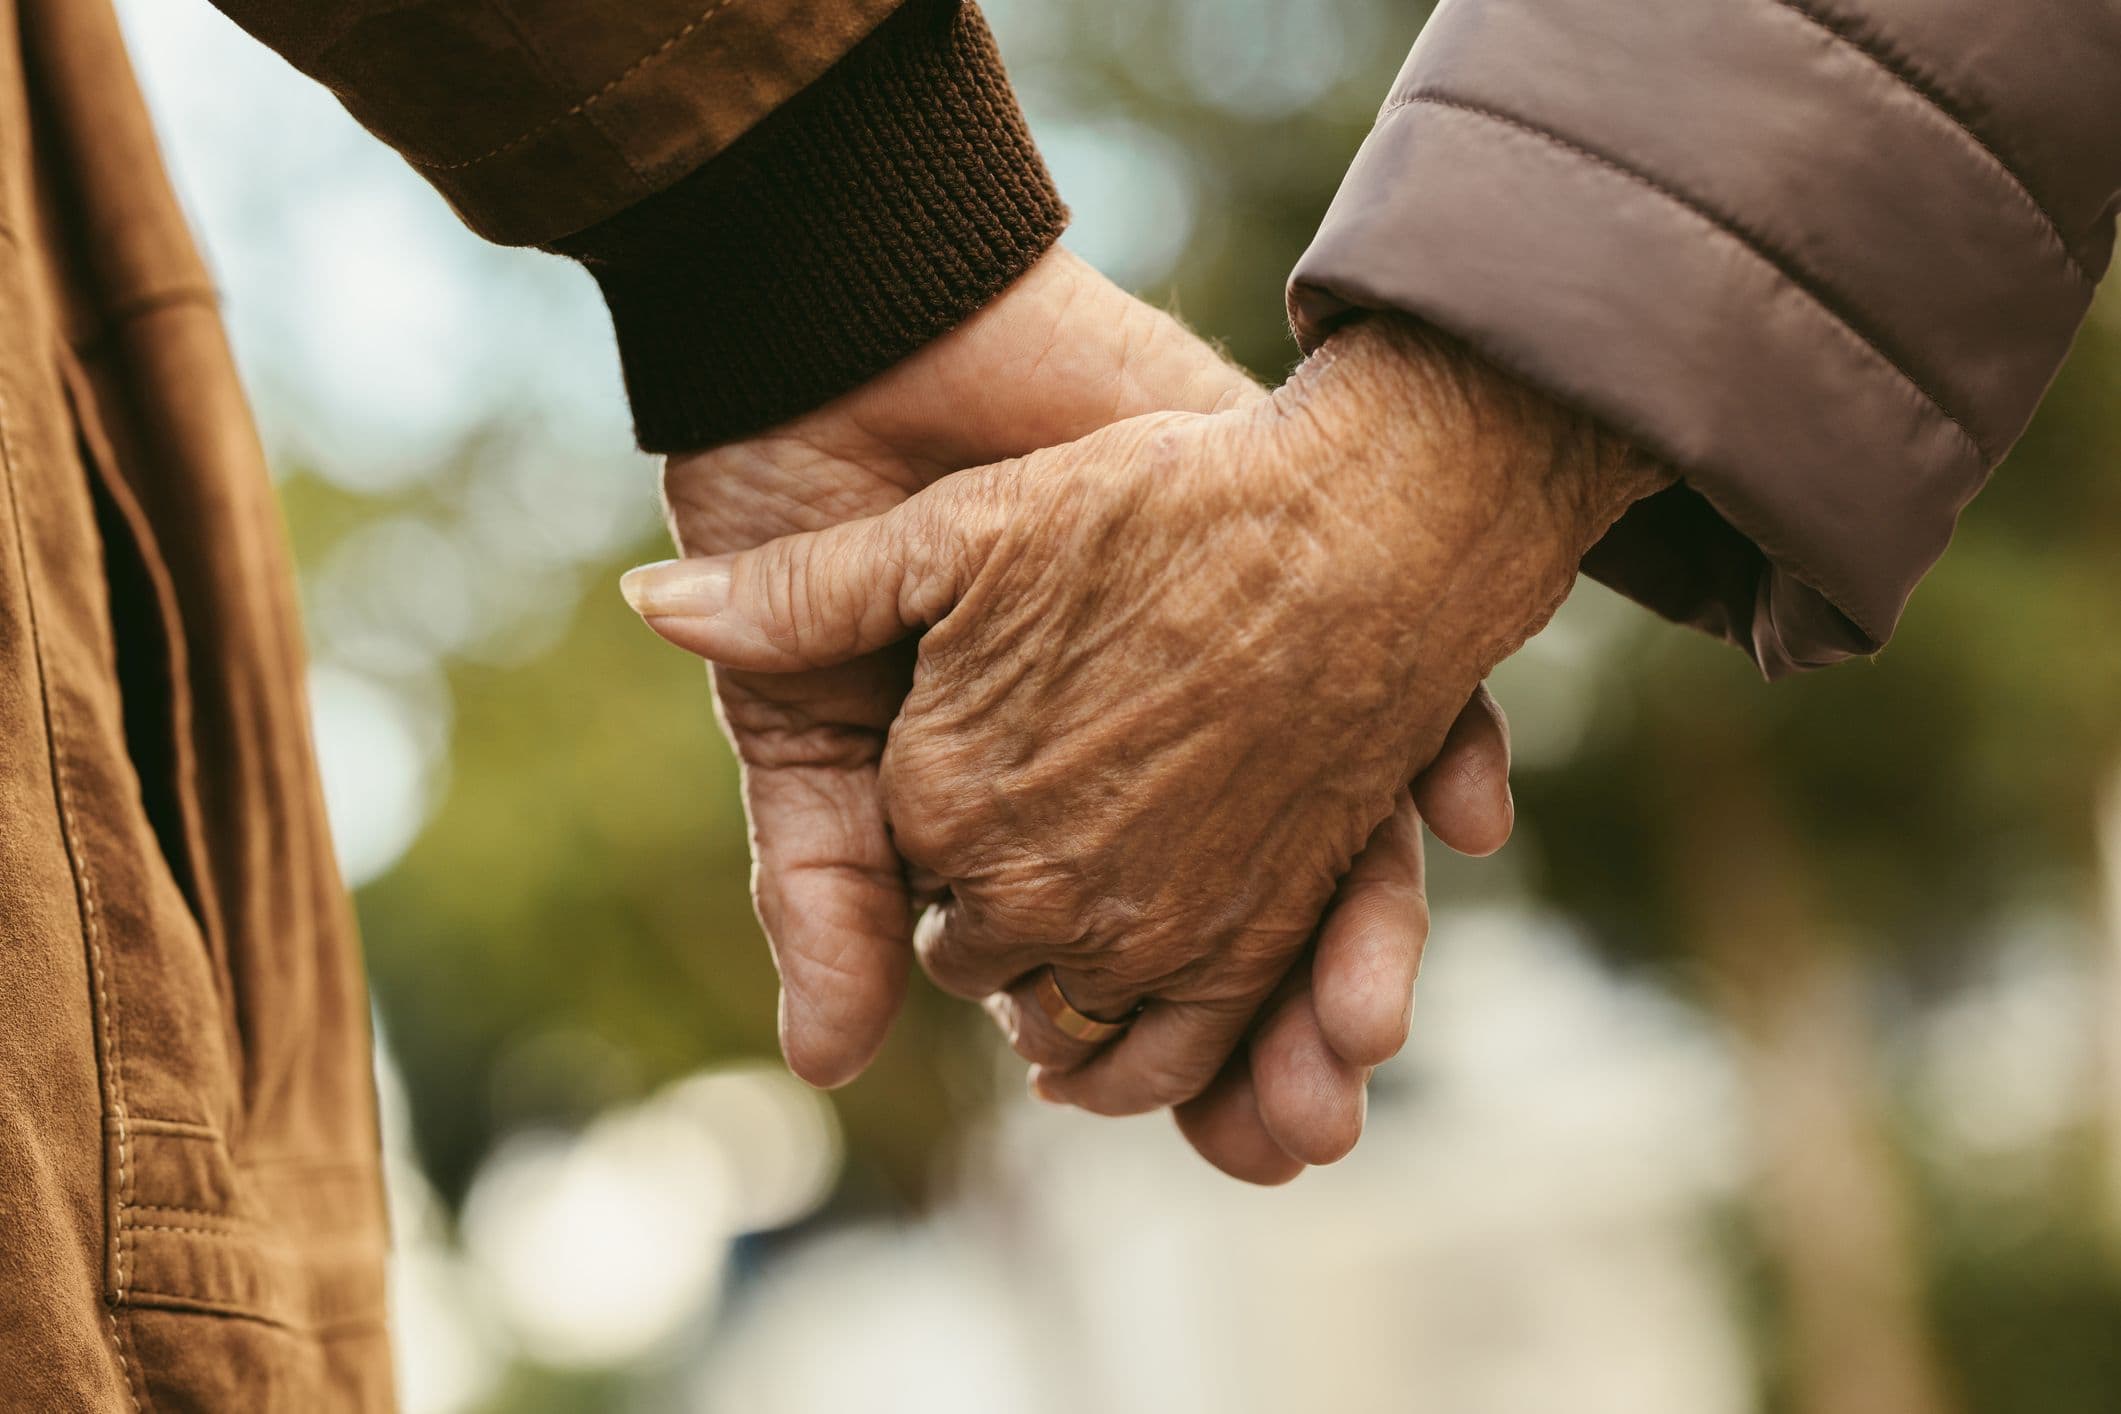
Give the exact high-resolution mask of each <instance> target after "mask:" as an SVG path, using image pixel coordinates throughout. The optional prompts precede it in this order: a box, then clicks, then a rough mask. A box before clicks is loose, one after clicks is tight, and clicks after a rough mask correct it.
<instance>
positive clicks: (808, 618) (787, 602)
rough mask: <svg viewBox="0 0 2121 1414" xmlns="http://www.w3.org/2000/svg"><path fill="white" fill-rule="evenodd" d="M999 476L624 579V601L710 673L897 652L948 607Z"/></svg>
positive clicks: (988, 517) (983, 540)
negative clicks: (895, 647)
mask: <svg viewBox="0 0 2121 1414" xmlns="http://www.w3.org/2000/svg"><path fill="white" fill-rule="evenodd" d="M1007 470H1008V467H1007V466H1003V467H989V468H984V469H982V470H980V471H968V472H961V473H959V474H958V475H956V476H952V477H948V478H946V479H944V480H942V481H939V482H937V483H936V484H934V485H933V486H930V487H928V488H927V489H926V490H924V491H922V492H921V493H920V494H918V495H916V496H914V497H913V498H912V499H910V500H908V501H905V502H903V503H902V504H900V505H898V506H896V507H894V508H893V509H891V510H889V511H887V512H885V513H884V514H883V515H879V516H871V517H869V518H868V519H866V520H854V521H848V522H846V523H844V524H841V525H835V526H832V527H830V528H828V529H825V530H819V531H813V532H810V533H808V534H804V535H788V536H783V537H782V538H781V539H779V540H772V541H768V542H767V543H766V544H764V545H760V546H758V547H756V548H755V549H750V550H744V551H741V552H739V553H737V554H733V555H714V556H705V557H700V558H695V559H684V560H665V561H664V562H662V563H661V564H655V565H643V566H641V567H640V568H639V569H634V570H629V571H628V572H627V573H626V575H625V577H624V578H623V579H622V580H620V582H619V583H620V588H621V590H622V591H623V592H624V593H625V595H626V602H627V603H628V604H630V605H632V606H633V609H634V611H635V612H636V613H638V614H640V615H641V617H642V618H643V619H645V620H646V621H647V622H648V626H649V627H650V628H652V629H654V630H655V631H656V632H657V633H659V634H661V635H662V636H663V637H664V638H666V639H668V640H669V641H670V642H672V643H674V644H676V645H677V646H678V647H680V648H683V649H685V650H687V651H688V652H692V653H697V654H698V655H699V656H701V657H703V658H705V659H707V660H708V661H710V662H714V663H720V664H722V665H724V666H727V667H734V668H744V669H749V670H752V671H756V672H793V671H797V670H799V669H803V668H813V667H825V666H829V665H831V664H834V663H842V662H845V661H846V660H847V659H849V658H853V657H857V656H859V655H861V654H863V653H869V652H873V651H875V650H877V649H879V648H883V647H885V646H887V645H889V644H891V643H895V642H897V641H898V640H899V639H901V638H903V637H905V636H906V635H907V634H909V633H911V632H913V631H914V630H915V629H918V628H923V627H926V626H927V625H930V624H933V623H934V622H935V621H936V620H937V619H939V618H941V617H942V616H943V615H944V614H945V613H947V612H949V610H950V608H951V607H952V606H953V605H955V604H956V603H957V601H958V599H959V597H960V596H961V595H962V594H963V592H964V588H965V586H966V584H967V583H968V582H969V581H970V579H971V576H972V575H973V573H974V572H976V571H977V569H978V568H979V565H980V564H981V563H982V562H983V561H984V559H985V557H986V547H987V545H988V543H989V542H990V540H991V535H992V532H993V530H994V529H995V528H996V527H997V525H998V518H997V516H996V513H995V507H996V501H997V497H998V496H999V495H1000V494H1001V492H1000V490H999V489H998V488H1002V487H1005V486H1006V485H1008V478H1007V477H1006V476H1005V475H1002V474H1000V473H1004V472H1006V471H1007Z"/></svg>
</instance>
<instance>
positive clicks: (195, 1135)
mask: <svg viewBox="0 0 2121 1414" xmlns="http://www.w3.org/2000/svg"><path fill="white" fill-rule="evenodd" d="M126 1123H127V1125H128V1126H129V1127H130V1128H131V1129H132V1132H133V1133H135V1134H156V1135H160V1136H162V1137H163V1138H166V1139H211V1140H219V1139H220V1137H221V1131H220V1130H218V1129H215V1128H214V1127H213V1126H212V1125H210V1124H201V1123H199V1122H198V1121H197V1120H191V1119H152V1118H146V1117H143V1116H140V1115H129V1116H127V1118H126Z"/></svg>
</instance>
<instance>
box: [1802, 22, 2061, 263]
mask: <svg viewBox="0 0 2121 1414" xmlns="http://www.w3.org/2000/svg"><path fill="white" fill-rule="evenodd" d="M1770 3H1772V4H1775V5H1779V6H1781V7H1782V8H1783V9H1785V10H1788V11H1789V12H1790V13H1791V14H1793V15H1795V16H1797V18H1799V19H1801V20H1803V21H1804V22H1805V23H1807V24H1809V25H1811V26H1813V27H1814V28H1816V29H1818V30H1819V31H1820V32H1821V33H1823V34H1825V35H1826V36H1827V37H1828V38H1829V39H1833V40H1835V41H1837V42H1839V43H1841V44H1843V45H1846V46H1847V47H1848V48H1850V49H1852V50H1854V51H1855V52H1856V53H1857V54H1859V55H1861V56H1862V57H1863V58H1865V59H1868V60H1869V61H1870V62H1871V63H1872V64H1875V65H1876V66H1877V67H1878V69H1879V71H1880V72H1881V73H1883V74H1884V75H1885V76H1886V77H1887V78H1889V79H1891V80H1892V81H1893V82H1895V83H1897V84H1899V85H1900V86H1901V87H1902V88H1904V89H1906V90H1907V91H1908V92H1910V93H1912V94H1914V95H1915V96H1916V97H1917V98H1919V99H1921V100H1922V101H1923V102H1924V103H1926V104H1928V105H1929V106H1930V107H1931V108H1933V109H1935V110H1936V111H1937V113H1939V114H1940V115H1941V116H1942V117H1943V118H1944V119H1945V121H1946V122H1948V123H1950V124H1951V125H1952V126H1953V127H1955V128H1957V129H1958V130H1959V132H1960V134H1961V135H1962V136H1964V137H1965V138H1966V140H1967V141H1968V142H1970V143H1972V144H1973V145H1974V147H1975V148H1976V149H1978V150H1979V151H1980V152H1981V154H1982V155H1983V156H1985V157H1987V158H1988V160H1989V161H1991V162H1993V163H1994V164H1995V165H1996V169H1997V170H1998V171H2000V172H2001V173H2003V175H2004V177H2005V178H2006V179H2008V180H2009V182H2010V185H2011V190H2012V191H2013V192H2015V193H2016V194H2017V196H2018V199H2019V201H2020V203H2021V204H2022V205H2023V206H2024V207H2025V209H2026V210H2027V211H2029V212H2030V213H2031V214H2032V215H2033V216H2034V217H2036V218H2037V219H2038V220H2039V222H2040V227H2041V233H2042V234H2043V235H2044V236H2046V238H2047V240H2048V243H2049V244H2050V245H2051V246H2052V247H2053V248H2054V253H2055V254H2056V255H2058V256H2060V257H2061V259H2062V263H2063V265H2064V266H2066V267H2067V268H2068V270H2069V273H2070V274H2071V275H2072V276H2074V277H2075V278H2076V280H2077V283H2079V284H2080V285H2082V286H2084V287H2085V288H2086V289H2091V288H2093V287H2094V286H2095V285H2096V284H2097V282H2096V281H2094V280H2093V279H2092V277H2091V275H2090V273H2089V272H2087V271H2086V270H2085V268H2084V266H2083V265H2082V264H2081V263H2080V262H2079V261H2078V259H2077V255H2076V252H2075V251H2073V250H2071V249H2070V246H2069V242H2068V241H2067V240H2065V239H2064V238H2063V235H2062V223H2061V222H2060V221H2058V220H2056V219H2055V215H2054V213H2053V212H2051V211H2049V210H2048V209H2047V207H2046V205H2045V204H2044V203H2042V201H2041V200H2040V198H2039V197H2038V196H2036V195H2034V193H2033V189H2032V188H2031V187H2030V186H2029V185H2027V184H2026V181H2025V178H2023V177H2021V176H2020V175H2018V169H2017V168H2015V167H2013V166H2011V164H2010V163H2008V162H2006V161H2004V160H2003V154H2002V153H2000V152H1998V151H1996V149H1995V148H1993V147H1991V146H1990V145H1989V142H1988V139H1986V138H1984V137H1982V136H1981V134H1979V133H1977V132H1975V131H1974V129H1973V127H1972V125H1971V124H1969V123H1968V122H1967V121H1966V120H1965V119H1964V118H1962V117H1960V116H1959V115H1958V113H1956V112H1955V111H1953V109H1952V107H1951V105H1950V104H1949V103H1948V102H1946V94H1945V92H1944V90H1943V89H1942V88H1941V87H1940V86H1939V85H1938V84H1936V83H1935V82H1934V81H1932V80H1931V79H1929V78H1928V77H1926V76H1925V75H1924V74H1922V72H1921V71H1920V70H1918V69H1916V68H1915V67H1914V66H1912V65H1911V64H1908V63H1906V62H1904V61H1902V60H1899V59H1897V58H1895V57H1894V56H1893V54H1892V53H1891V52H1890V51H1889V50H1885V49H1882V48H1880V47H1879V46H1877V45H1874V44H1870V43H1866V42H1865V41H1864V39H1863V38H1862V37H1861V36H1860V35H1856V34H1852V33H1850V32H1849V31H1848V30H1846V29H1844V28H1842V27H1841V26H1839V25H1837V24H1835V23H1834V22H1833V21H1832V20H1830V19H1828V18H1827V17H1825V16H1824V15H1819V14H1815V13H1814V12H1813V11H1811V10H1809V9H1807V8H1806V7H1805V6H1804V5H1803V4H1802V3H1800V0H1770Z"/></svg>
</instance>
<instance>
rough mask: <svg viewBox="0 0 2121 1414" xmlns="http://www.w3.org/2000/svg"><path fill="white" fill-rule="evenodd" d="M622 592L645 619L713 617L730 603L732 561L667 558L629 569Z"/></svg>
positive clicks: (623, 576) (622, 582) (621, 578)
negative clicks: (730, 564) (657, 562)
mask: <svg viewBox="0 0 2121 1414" xmlns="http://www.w3.org/2000/svg"><path fill="white" fill-rule="evenodd" d="M619 592H620V593H621V594H624V595H625V596H626V602H627V603H628V604H630V605H632V606H633V611H634V612H635V613H636V614H639V615H640V616H641V617H642V618H644V619H660V618H687V619H705V618H712V617H714V616H715V615H716V614H719V613H721V612H722V610H724V609H726V608H728V607H729V561H728V560H726V559H695V560H664V561H662V562H661V563H659V564H653V565H642V566H641V567H640V568H638V569H630V570H628V571H626V573H625V574H624V575H622V576H620V578H619Z"/></svg>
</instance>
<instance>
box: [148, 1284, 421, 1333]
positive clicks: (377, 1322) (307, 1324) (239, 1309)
mask: <svg viewBox="0 0 2121 1414" xmlns="http://www.w3.org/2000/svg"><path fill="white" fill-rule="evenodd" d="M133 1298H134V1304H135V1305H146V1304H148V1303H155V1304H156V1305H157V1307H158V1308H159V1309H162V1310H170V1311H195V1312H202V1313H205V1314H208V1315H214V1316H233V1317H236V1318H237V1319H239V1320H245V1321H256V1322H257V1323H258V1324H259V1325H264V1326H277V1327H278V1328H279V1329H281V1330H284V1331H289V1332H292V1333H293V1334H295V1335H307V1336H322V1337H328V1336H331V1335H333V1334H335V1333H339V1332H345V1333H352V1332H354V1331H366V1330H382V1329H385V1328H386V1327H387V1326H388V1324H389V1322H388V1319H387V1318H386V1317H382V1316H334V1317H329V1318H327V1319H325V1320H321V1321H288V1320H282V1319H281V1318H279V1317H277V1316H268V1315H266V1314H265V1313H264V1312H263V1311H260V1310H258V1309H257V1308H256V1307H253V1306H246V1305H244V1304H243V1303H242V1302H240V1301H216V1300H214V1299H212V1298H211V1297H204V1296H187V1295H185V1294H184V1293H183V1292H178V1291H135V1292H134V1293H133Z"/></svg>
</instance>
